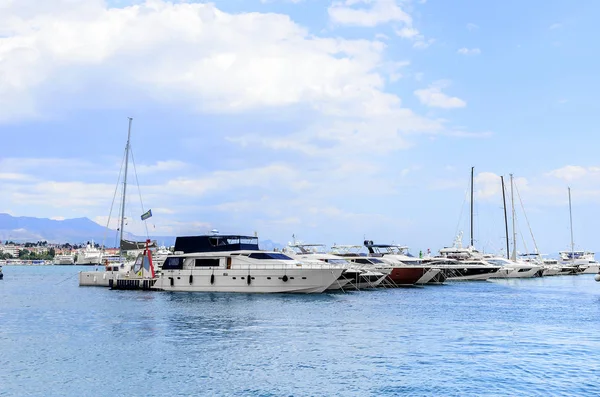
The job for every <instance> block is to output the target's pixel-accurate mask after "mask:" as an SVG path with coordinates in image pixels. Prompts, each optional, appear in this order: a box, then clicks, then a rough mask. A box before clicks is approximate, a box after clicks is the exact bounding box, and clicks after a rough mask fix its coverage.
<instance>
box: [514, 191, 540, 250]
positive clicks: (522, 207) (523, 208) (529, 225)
mask: <svg viewBox="0 0 600 397" xmlns="http://www.w3.org/2000/svg"><path fill="white" fill-rule="evenodd" d="M515 190H516V191H517V197H519V202H520V203H521V209H522V210H523V215H525V220H526V221H527V227H528V228H529V234H531V239H532V240H533V247H534V249H535V253H536V254H539V252H540V251H538V246H537V243H536V241H535V237H534V236H533V230H531V224H530V223H529V219H528V218H527V212H525V207H524V206H523V200H521V194H520V193H519V187H518V186H517V185H516V184H515Z"/></svg>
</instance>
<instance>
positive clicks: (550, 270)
mask: <svg viewBox="0 0 600 397" xmlns="http://www.w3.org/2000/svg"><path fill="white" fill-rule="evenodd" d="M559 273H560V267H555V266H551V267H544V270H543V272H542V276H544V277H545V276H556V275H558V274H559Z"/></svg>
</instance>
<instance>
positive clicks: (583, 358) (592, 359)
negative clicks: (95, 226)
mask: <svg viewBox="0 0 600 397" xmlns="http://www.w3.org/2000/svg"><path fill="white" fill-rule="evenodd" d="M84 270H86V267H84V266H52V267H49V266H13V267H10V269H8V272H9V274H7V278H6V279H5V280H3V281H2V284H0V301H2V305H0V318H2V331H3V332H2V335H1V336H0V350H1V351H2V364H3V370H2V371H1V372H0V384H2V391H3V393H6V394H7V395H53V396H54V395H122V394H129V395H133V394H135V395H146V396H163V395H165V394H170V393H171V392H172V391H173V390H177V393H178V394H181V395H194V394H202V395H230V394H237V395H255V396H262V395H307V394H313V392H311V391H314V390H319V392H318V393H316V394H318V395H340V394H343V395H356V396H359V395H362V396H364V395H380V396H395V395H445V396H462V395H480V396H482V395H489V396H492V395H493V396H498V395H523V396H529V395H532V396H533V395H542V394H544V395H578V396H592V395H596V393H597V390H598V385H597V377H596V369H597V368H598V367H599V366H600V337H599V336H598V335H597V333H595V332H593V331H592V330H594V329H597V328H598V327H599V326H600V288H599V284H598V283H595V282H594V280H593V275H590V274H582V275H577V276H559V277H536V278H528V279H492V280H489V281H485V282H447V283H445V285H442V286H435V285H433V286H426V287H418V288H414V287H413V288H377V289H370V290H367V291H348V292H345V293H344V292H341V291H337V292H328V293H322V294H308V295H307V294H266V295H264V294H260V295H257V294H246V293H241V294H231V293H213V292H208V293H185V292H182V293H174V292H163V293H157V292H151V291H126V290H125V291H111V290H109V289H108V288H81V287H78V286H77V282H76V274H77V273H78V272H79V271H84ZM5 272H6V269H5ZM575 308H576V310H575ZM82 350H84V351H85V352H86V353H85V354H84V355H82V354H81V351H82ZM140 352H147V353H148V354H140ZM116 356H118V357H119V361H118V363H119V366H120V367H121V368H122V369H121V370H119V371H116V372H115V371H107V370H106V368H107V366H108V367H109V368H112V365H113V364H114V362H115V357H116ZM274 373H276V374H277V379H274V378H272V376H271V375H272V374H274ZM157 379H164V381H162V382H160V383H157V382H156V380H157ZM167 379H168V381H167ZM48 387H51V390H52V393H48V390H49V389H48Z"/></svg>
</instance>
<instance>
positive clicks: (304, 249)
mask: <svg viewBox="0 0 600 397" xmlns="http://www.w3.org/2000/svg"><path fill="white" fill-rule="evenodd" d="M324 247H325V246H324V245H323V244H304V243H297V242H294V243H289V244H288V245H287V247H285V248H284V249H283V250H282V253H284V254H286V255H288V256H290V257H292V258H294V259H297V260H299V261H300V262H303V263H318V264H320V263H322V262H326V263H328V264H330V265H332V266H339V267H341V268H342V269H343V271H342V275H341V276H340V278H339V279H337V280H336V282H335V283H333V284H331V285H330V286H329V288H327V290H344V289H359V283H360V278H361V274H362V273H364V271H363V270H360V269H358V268H356V267H355V266H352V264H351V263H350V262H348V261H347V260H345V259H343V258H340V257H338V256H336V255H332V254H329V253H326V252H324V250H323V248H324ZM379 275H380V278H381V276H384V275H383V274H379ZM384 277H385V276H384ZM384 277H383V278H384ZM383 278H382V279H383Z"/></svg>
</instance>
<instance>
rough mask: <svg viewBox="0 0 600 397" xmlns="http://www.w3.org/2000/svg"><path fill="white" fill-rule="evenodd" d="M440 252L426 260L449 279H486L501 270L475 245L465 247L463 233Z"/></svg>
mask: <svg viewBox="0 0 600 397" xmlns="http://www.w3.org/2000/svg"><path fill="white" fill-rule="evenodd" d="M439 253H440V255H439V256H436V257H428V258H425V260H424V262H425V263H432V265H434V266H435V267H436V268H439V269H441V270H442V271H443V272H444V273H445V274H446V278H447V280H449V281H471V280H472V281H475V280H478V281H485V280H487V279H489V278H490V277H492V276H493V275H494V274H495V273H496V272H498V270H500V266H497V265H492V264H490V263H488V262H487V261H485V260H484V258H483V254H482V253H480V252H479V251H477V250H476V249H475V248H474V247H472V246H469V247H463V246H462V233H459V234H458V236H457V237H456V239H455V240H454V245H453V246H452V247H446V248H442V249H440V251H439Z"/></svg>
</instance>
